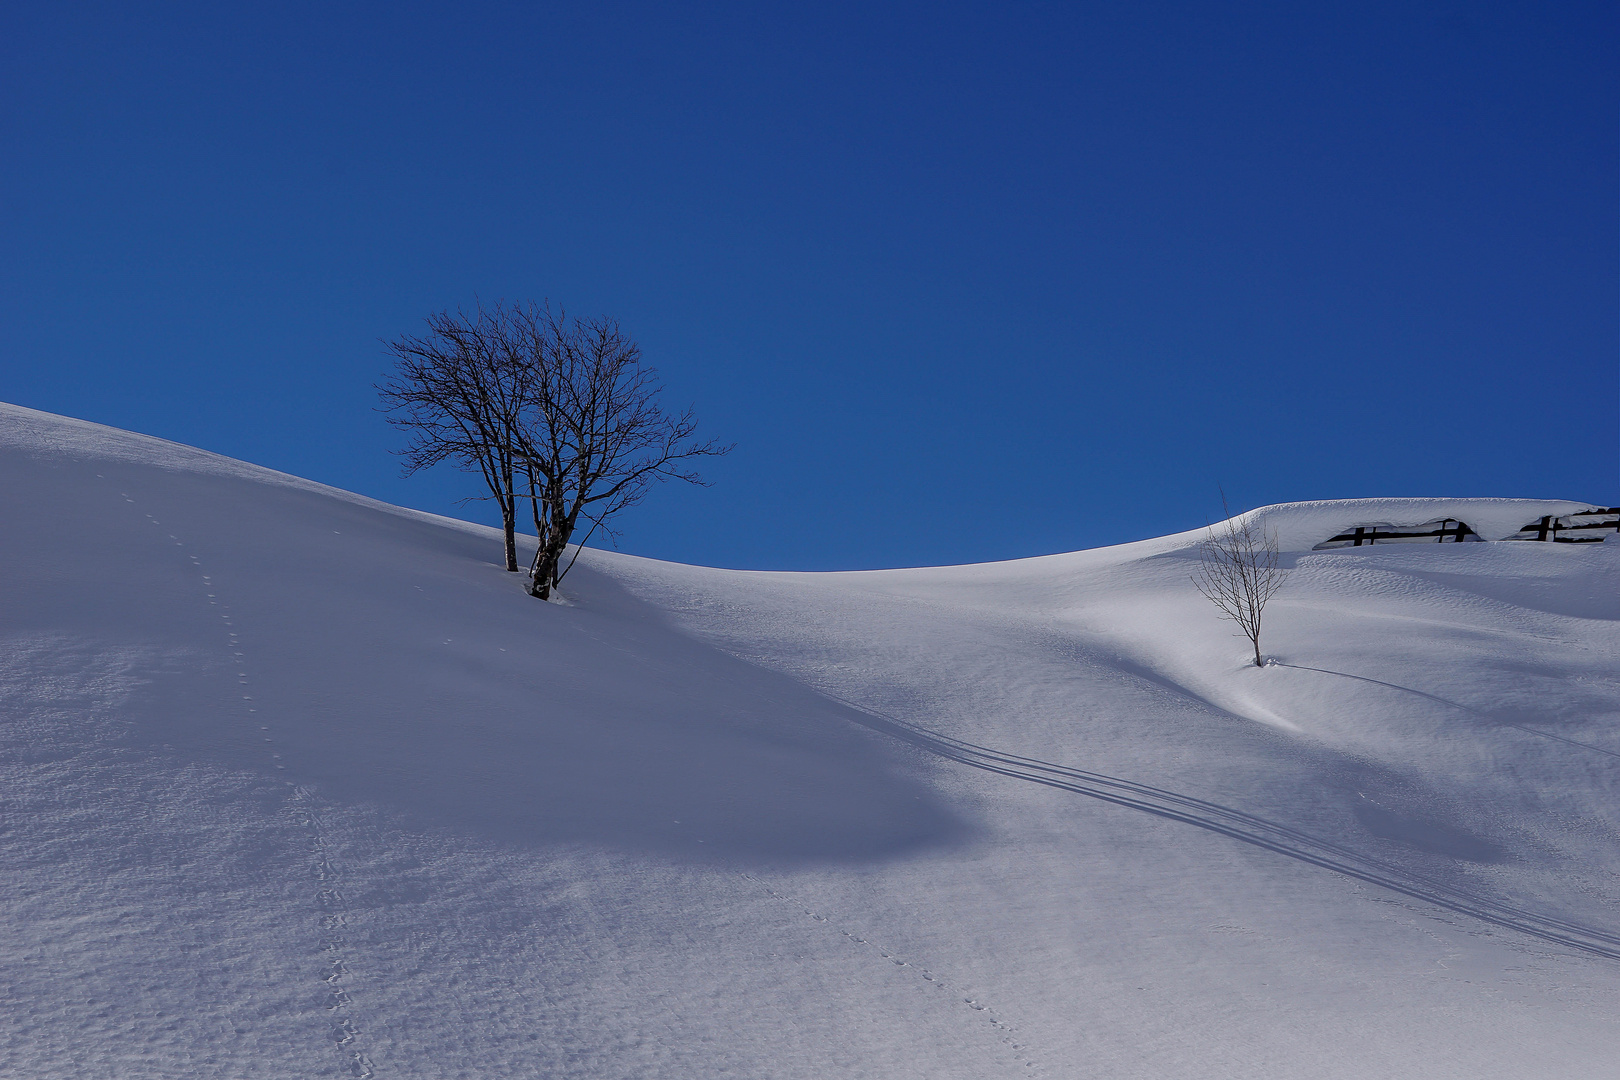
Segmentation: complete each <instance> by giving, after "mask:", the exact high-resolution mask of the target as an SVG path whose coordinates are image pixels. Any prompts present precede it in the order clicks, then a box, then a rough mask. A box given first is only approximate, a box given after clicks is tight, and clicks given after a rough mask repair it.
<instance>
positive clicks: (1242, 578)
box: [1193, 499, 1287, 667]
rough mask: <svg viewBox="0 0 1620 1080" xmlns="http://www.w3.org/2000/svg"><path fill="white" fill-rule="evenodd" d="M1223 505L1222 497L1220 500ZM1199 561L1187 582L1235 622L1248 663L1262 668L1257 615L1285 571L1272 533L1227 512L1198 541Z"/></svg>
mask: <svg viewBox="0 0 1620 1080" xmlns="http://www.w3.org/2000/svg"><path fill="white" fill-rule="evenodd" d="M1222 505H1223V507H1224V505H1225V500H1224V499H1223V500H1222ZM1198 556H1199V565H1198V571H1197V573H1195V574H1193V584H1195V585H1197V586H1198V591H1199V592H1201V593H1203V594H1204V595H1205V596H1207V597H1209V601H1210V603H1212V604H1214V605H1215V606H1216V607H1217V608H1219V609H1220V612H1221V617H1222V618H1223V619H1230V620H1231V621H1233V622H1235V623H1237V624H1238V628H1239V629H1241V630H1242V631H1243V635H1244V636H1245V637H1247V638H1248V639H1249V644H1251V645H1253V646H1254V666H1255V667H1264V666H1265V660H1264V659H1263V658H1262V657H1261V655H1260V616H1261V614H1262V613H1264V611H1265V609H1266V601H1268V600H1270V599H1271V598H1272V596H1273V595H1275V593H1276V592H1277V590H1278V589H1280V588H1282V583H1283V575H1284V574H1286V573H1287V571H1286V570H1284V569H1283V568H1282V567H1281V566H1279V565H1278V564H1277V537H1276V534H1274V533H1272V532H1269V531H1267V530H1266V529H1263V528H1261V527H1260V526H1259V525H1257V524H1256V523H1255V521H1254V519H1253V518H1251V517H1248V516H1244V517H1242V518H1234V517H1232V516H1231V513H1230V511H1228V513H1227V518H1226V520H1225V521H1224V522H1222V523H1221V524H1219V525H1211V526H1210V527H1209V536H1208V537H1207V538H1206V539H1205V540H1204V542H1203V543H1202V544H1200V545H1199V546H1198Z"/></svg>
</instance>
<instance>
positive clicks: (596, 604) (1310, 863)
mask: <svg viewBox="0 0 1620 1080" xmlns="http://www.w3.org/2000/svg"><path fill="white" fill-rule="evenodd" d="M0 493H3V495H0V497H3V498H4V500H5V502H4V505H5V507H6V510H7V513H6V514H5V515H4V516H3V517H0V551H4V553H5V555H6V563H5V566H6V570H5V573H6V579H5V580H6V588H5V590H4V591H3V593H0V799H3V800H4V802H3V806H0V810H3V813H4V820H5V823H6V828H5V830H4V831H3V832H0V860H3V861H0V866H3V868H4V873H0V910H3V911H4V912H5V916H4V918H3V919H0V949H4V950H5V952H4V955H5V958H6V963H5V964H3V965H0V987H3V992H4V995H5V1002H6V1009H7V1018H8V1029H9V1031H8V1034H7V1035H6V1037H5V1038H4V1039H3V1040H0V1075H26V1076H31V1077H56V1076H81V1075H116V1076H121V1077H124V1076H127V1077H174V1076H191V1075H204V1074H206V1075H229V1076H243V1077H249V1076H265V1077H283V1076H294V1075H296V1076H375V1077H378V1078H383V1077H434V1078H438V1077H455V1076H474V1075H477V1076H487V1075H513V1076H541V1075H544V1076H561V1077H570V1076H577V1077H592V1078H595V1077H620V1076H622V1077H645V1076H672V1077H673V1076H682V1077H684V1076H750V1077H753V1076H773V1077H821V1076H826V1075H850V1076H873V1077H898V1076H929V1077H942V1076H943V1077H949V1076H959V1077H973V1078H980V1077H990V1076H1017V1077H1025V1076H1029V1077H1034V1076H1049V1077H1089V1076H1096V1077H1131V1076H1140V1077H1154V1078H1159V1077H1186V1078H1189V1080H1190V1078H1195V1077H1196V1078H1206V1077H1227V1076H1229V1077H1254V1076H1278V1077H1289V1078H1294V1077H1361V1076H1369V1075H1380V1076H1423V1077H1445V1076H1455V1077H1479V1076H1515V1077H1523V1076H1549V1077H1569V1076H1598V1075H1604V1073H1605V1071H1606V1070H1608V1069H1610V1068H1611V1067H1612V1061H1613V1058H1614V1056H1615V1054H1616V1052H1617V1051H1620V1034H1617V1033H1620V1023H1617V1021H1620V1016H1617V1012H1616V1010H1617V1006H1616V1002H1617V1001H1620V994H1617V993H1616V991H1620V962H1617V956H1620V895H1617V894H1616V891H1615V889H1614V885H1613V882H1614V880H1615V876H1614V875H1615V870H1616V868H1617V866H1620V811H1617V809H1616V808H1617V805H1620V803H1617V800H1616V798H1615V796H1616V793H1617V791H1616V789H1617V781H1620V705H1617V703H1620V545H1614V544H1592V545H1554V544H1539V543H1525V542H1512V543H1485V544H1456V545H1444V546H1442V545H1432V546H1430V545H1421V546H1419V545H1414V546H1392V547H1387V548H1386V547H1378V548H1372V549H1359V550H1338V551H1322V552H1312V551H1310V550H1309V549H1310V548H1311V547H1312V546H1313V545H1314V544H1315V543H1317V542H1319V541H1320V540H1322V539H1324V538H1325V537H1327V536H1329V535H1332V534H1333V533H1334V532H1335V531H1338V530H1340V529H1342V528H1344V527H1346V526H1347V525H1353V524H1356V523H1357V521H1358V520H1384V521H1390V522H1394V523H1413V524H1415V523H1419V522H1421V521H1424V520H1431V519H1433V518H1436V517H1446V516H1449V517H1455V518H1459V519H1461V520H1464V521H1467V522H1468V523H1469V524H1470V525H1472V526H1474V528H1475V529H1476V530H1478V531H1479V532H1480V533H1481V535H1483V536H1486V537H1487V538H1490V537H1493V536H1503V535H1508V534H1510V533H1512V532H1514V531H1516V530H1517V529H1518V528H1519V527H1520V526H1521V525H1523V524H1524V523H1525V522H1526V521H1528V520H1531V519H1533V518H1536V517H1539V516H1541V515H1544V514H1561V513H1568V512H1570V511H1572V510H1575V509H1580V508H1582V507H1584V506H1585V505H1587V504H1582V503H1572V502H1560V501H1537V500H1509V499H1453V500H1440V499H1435V500H1429V499H1411V500H1353V501H1345V502H1333V503H1294V504H1285V505H1281V506H1275V507H1266V508H1262V509H1261V510H1257V511H1254V512H1253V513H1254V514H1256V515H1258V516H1259V517H1260V518H1261V520H1262V521H1263V523H1264V524H1265V525H1266V526H1267V527H1268V528H1270V529H1273V530H1274V531H1275V532H1276V534H1277V535H1278V537H1279V541H1280V543H1281V544H1282V546H1283V548H1284V549H1285V552H1286V554H1285V557H1284V561H1285V564H1286V565H1287V566H1289V567H1290V576H1289V580H1288V583H1287V585H1286V586H1285V588H1284V590H1283V591H1282V592H1281V593H1279V594H1278V596H1277V598H1276V600H1275V601H1274V602H1273V609H1272V610H1271V611H1270V612H1268V616H1267V625H1266V631H1265V637H1264V639H1263V641H1262V647H1263V648H1264V649H1265V651H1266V652H1267V654H1268V655H1269V656H1270V657H1271V658H1272V660H1273V661H1274V662H1273V663H1272V665H1271V666H1268V667H1266V668H1264V669H1255V668H1253V667H1252V666H1249V667H1245V665H1244V662H1243V645H1244V643H1243V642H1241V641H1239V640H1236V639H1234V638H1233V637H1232V636H1231V629H1230V627H1228V626H1227V625H1226V624H1222V623H1220V622H1219V621H1217V620H1216V619H1215V618H1214V616H1213V612H1212V610H1211V609H1210V607H1209V605H1208V604H1207V602H1205V601H1204V600H1203V598H1202V597H1200V596H1199V595H1198V594H1197V593H1196V591H1195V590H1193V589H1192V588H1191V584H1190V581H1189V575H1190V573H1191V570H1192V567H1193V566H1194V565H1195V563H1196V550H1195V548H1196V544H1197V541H1198V540H1200V539H1201V538H1202V536H1203V534H1204V532H1203V530H1196V531H1193V532H1189V533H1184V534H1180V535H1177V536H1171V537H1163V538H1158V539H1153V540H1146V541H1142V542H1140V543H1136V544H1127V545H1121V546H1119V547H1114V548H1107V549H1099V550H1094V551H1080V552H1072V553H1066V554H1061V555H1052V556H1045V557H1042V558H1036V559H1025V560H1018V561H1013V562H1003V563H994V564H985V565H979V566H963V567H933V568H917V569H910V570H885V571H863V572H851V573H839V574H800V573H772V572H738V571H726V570H716V569H709V568H703V567H689V566H679V565H673V564H667V563H659V562H656V561H652V560H647V559H639V558H635V557H631V556H624V555H617V554H613V553H610V552H600V551H586V552H585V553H584V554H583V556H582V557H581V559H580V562H579V566H578V568H577V569H576V570H575V572H574V575H573V576H572V577H571V578H570V579H569V581H568V583H567V584H568V593H569V597H568V599H569V601H570V603H569V605H567V606H564V605H545V604H537V603H535V602H533V601H531V600H529V599H528V598H526V597H524V596H523V595H522V593H521V591H520V590H519V588H518V586H517V583H516V581H515V575H508V574H505V573H504V572H502V571H501V570H500V569H499V568H498V567H497V566H496V565H495V557H496V555H497V553H498V544H497V541H496V538H495V536H494V534H493V532H492V531H491V530H487V529H482V528H479V527H475V526H469V525H466V524H465V523H460V522H453V521H450V520H447V519H442V518H436V517H434V516H432V515H426V514H419V513H415V512H411V511H403V510H400V509H398V508H394V507H389V506H386V505H384V504H381V503H377V502H375V501H373V500H368V499H364V498H361V497H359V496H353V495H350V494H348V493H343V492H338V491H335V490H333V489H330V488H325V487H322V486H321V485H317V484H311V483H308V482H305V481H301V480H298V479H296V478H293V477H287V476H285V475H283V474H278V473H273V472H270V471H269V470H261V469H257V468H255V467H253V466H248V465H244V464H242V463H239V462H232V461H229V460H228V459H224V458H219V457H217V456H215V455H211V454H207V453H205V452H203V451H199V450H192V449H190V448H185V447H177V446H175V445H174V444H171V443H164V442H162V441H160V440H150V439H145V438H144V437H141V436H134V435H129V434H127V433H123V432H115V431H111V430H110V429H106V428H101V427H97V426H96V425H91V424H85V423H82V422H79V421H72V420H67V419H64V418H60V417H52V416H49V415H47V414H42V413H37V412H32V411H30V410H25V409H17V408H15V407H11V406H0ZM1076 796H1081V797H1080V798H1077V797H1076Z"/></svg>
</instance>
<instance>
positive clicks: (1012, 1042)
mask: <svg viewBox="0 0 1620 1080" xmlns="http://www.w3.org/2000/svg"><path fill="white" fill-rule="evenodd" d="M742 877H743V879H744V880H746V881H750V882H753V883H754V884H755V885H757V886H759V887H760V888H761V889H763V890H764V891H765V892H766V893H768V894H770V895H771V896H772V897H774V898H775V899H777V900H780V901H781V902H782V903H784V904H788V905H789V906H791V907H794V908H797V909H798V910H800V911H802V912H803V913H804V914H805V916H806V917H808V918H810V919H811V920H813V921H815V922H818V923H821V924H822V925H823V926H826V927H828V928H829V929H832V930H836V931H838V932H839V933H840V934H842V935H843V936H844V937H845V938H847V939H849V941H850V942H851V944H854V945H856V946H857V947H859V948H862V949H868V950H871V951H873V952H876V953H877V954H878V955H879V956H881V957H882V958H883V959H885V960H887V961H888V962H889V963H891V964H893V965H894V966H895V967H902V968H909V969H911V970H912V971H914V972H916V973H917V974H918V975H919V976H921V978H922V979H923V981H924V982H927V983H929V984H931V985H932V986H933V987H934V988H935V989H937V990H941V991H943V992H945V993H947V994H950V995H951V996H952V997H957V998H960V1000H961V1003H962V1004H963V1005H965V1006H967V1007H968V1008H969V1009H972V1010H973V1011H975V1012H977V1013H980V1014H981V1015H982V1017H983V1019H984V1020H986V1021H987V1022H988V1023H989V1024H990V1026H991V1027H992V1028H994V1029H995V1031H996V1034H997V1035H998V1036H999V1037H1000V1039H1001V1042H1002V1043H1003V1044H1004V1045H1005V1046H1007V1047H1008V1048H1009V1049H1010V1050H1011V1051H1012V1054H1013V1057H1014V1058H1015V1060H1016V1061H1017V1062H1018V1064H1019V1066H1020V1068H1021V1069H1022V1070H1023V1072H1024V1074H1025V1075H1026V1076H1040V1075H1044V1070H1041V1069H1039V1068H1038V1067H1037V1066H1036V1064H1035V1062H1034V1060H1032V1057H1031V1055H1030V1053H1029V1046H1028V1044H1026V1043H1022V1042H1019V1041H1018V1036H1017V1029H1016V1028H1014V1027H1013V1026H1012V1025H1011V1024H1009V1023H1008V1022H1007V1021H1005V1020H1003V1019H1001V1017H1000V1016H998V1015H996V1011H995V1010H994V1009H993V1008H991V1007H990V1006H989V1005H986V1004H984V1003H983V1002H982V1001H979V1000H978V999H976V998H974V997H973V996H972V995H971V994H969V993H968V992H967V991H965V990H963V989H962V988H961V987H959V986H957V985H955V984H954V983H952V982H950V980H948V979H945V978H944V977H942V976H940V975H937V974H935V973H934V972H933V971H931V970H929V969H928V968H926V967H923V966H921V965H920V964H914V963H912V962H911V961H909V960H906V959H904V958H902V957H900V956H897V955H896V954H894V953H892V952H890V951H889V950H887V949H885V948H884V947H883V946H881V945H879V944H877V943H876V942H874V941H872V940H870V939H869V938H865V937H862V936H861V935H860V934H857V933H855V932H854V931H853V930H848V929H846V928H844V927H843V926H840V925H839V924H838V923H837V922H835V921H834V920H833V919H832V918H831V917H829V916H827V915H823V914H821V912H819V911H817V910H815V909H814V908H813V907H811V906H810V905H808V904H806V903H805V902H804V901H803V900H801V899H799V898H798V897H796V896H789V895H787V894H786V893H781V892H778V891H776V890H775V889H773V888H772V887H771V886H770V885H768V884H766V883H765V882H763V881H761V880H760V879H759V878H757V877H755V876H754V875H752V874H749V873H743V875H742Z"/></svg>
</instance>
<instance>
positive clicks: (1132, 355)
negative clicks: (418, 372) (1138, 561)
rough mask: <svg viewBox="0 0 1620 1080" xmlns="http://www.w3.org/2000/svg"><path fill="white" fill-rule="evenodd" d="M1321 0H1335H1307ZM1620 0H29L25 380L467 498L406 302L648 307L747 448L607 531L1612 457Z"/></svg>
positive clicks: (1090, 506) (1449, 485)
mask: <svg viewBox="0 0 1620 1080" xmlns="http://www.w3.org/2000/svg"><path fill="white" fill-rule="evenodd" d="M1306 9H1309V10H1306ZM1617 24H1620V9H1617V8H1616V7H1615V6H1614V5H1613V4H1612V3H1610V4H1589V5H1586V4H1563V5H1533V4H1521V5H1480V4H1461V3H1458V4H1432V5H1424V4H1387V5H1377V4H1372V5H1298V4H1245V5H1215V4H1131V5H1120V4H1017V5H1014V4H995V5H990V4H954V5H953V4H938V3H935V4H915V5H882V4H861V5H841V4H836V3H820V4H804V5H789V4H773V5H741V4H739V5H724V4H712V5H699V6H693V7H690V8H685V9H681V8H677V7H676V6H673V5H655V4H645V5H638V4H590V5H585V4H577V5H563V6H548V5H540V4H509V5H503V4H482V5H480V4H461V5H443V6H433V5H422V4H409V3H405V4H400V3H393V4H387V5H383V4H377V5H355V4H330V3H323V4H308V5H300V4H280V5H264V6H260V7H256V8H254V9H251V10H249V9H247V7H246V6H244V5H219V4H208V5H202V4H198V5H153V6H142V7H141V8H140V9H139V10H136V9H135V8H134V7H132V6H130V5H102V6H97V5H73V4H61V5H43V4H41V5H22V4H15V5H10V6H9V7H8V8H7V9H6V10H5V12H4V13H3V14H0V95H3V105H4V107H3V108H0V163H3V164H0V215H3V221H4V229H3V230H0V286H3V287H0V317H3V318H4V322H5V325H6V328H7V333H6V335H5V340H4V345H3V347H0V399H5V400H9V401H13V402H16V403H18V404H22V405H27V406H31V407H34V408H40V409H46V410H50V411H53V412H61V413H67V414H70V415H74V416H80V417H84V418H86V419H90V420H96V421H100V422H104V423H109V424H114V425H118V426H120V427H127V428H132V429H135V430H138V431H143V432H147V433H150V434H154V435H160V436H163V437H165V438H170V439H176V440H179V441H181V442H186V443H191V444H194V445H197V446H202V447H205V448H207V449H210V450H215V451H219V452H221V453H225V454H230V455H232V456H236V457H241V458H245V459H247V460H249V461H254V462H258V463H261V464H264V465H269V466H272V467H274V468H278V469H284V470H287V471H289V472H294V473H298V474H300V475H304V476H308V477H311V478H313V479H317V480H321V481H325V482H328V483H333V484H337V485H340V486H343V487H346V488H350V489H353V490H356V491H361V492H364V493H366V494H370V495H374V496H377V497H379V498H384V499H388V500H390V501H395V502H401V503H404V504H406V505H411V506H417V507H421V508H424V509H430V510H436V511H440V512H446V513H457V514H462V515H464V516H474V517H480V516H485V515H487V513H488V511H487V508H486V507H485V506H484V505H481V504H474V505H472V506H468V507H458V506H457V505H456V500H457V499H458V498H460V497H461V496H462V495H465V494H472V493H476V482H475V481H474V480H473V479H472V478H470V477H465V476H463V475H461V474H456V473H453V472H449V471H445V472H442V473H441V474H435V475H430V476H424V477H416V478H413V479H410V480H403V479H401V478H399V476H398V464H397V461H396V460H395V459H394V458H393V457H392V456H391V455H390V453H389V450H390V448H391V447H393V446H395V445H397V436H396V435H395V433H394V432H392V431H391V430H390V429H389V428H388V427H387V425H386V424H384V423H383V421H382V418H381V417H380V415H379V414H377V413H376V412H375V411H374V406H375V404H376V400H375V394H374V391H373V389H372V384H373V383H374V382H375V381H376V380H377V379H378V378H379V377H380V376H381V374H382V372H383V370H384V367H385V364H386V359H385V357H384V355H383V352H382V347H381V345H380V344H379V339H381V338H389V337H394V336H397V335H399V334H401V333H404V332H408V331H412V330H415V329H416V328H417V327H418V326H419V325H420V321H421V319H422V317H423V316H424V315H426V314H427V313H429V312H430V311H433V310H436V309H439V308H443V307H455V306H457V305H466V304H471V303H472V302H474V300H475V299H476V298H478V297H482V298H484V299H486V300H488V299H497V298H506V299H510V300H520V299H535V300H539V299H545V298H549V299H551V300H552V301H554V302H558V303H562V304H565V305H566V306H568V307H569V308H570V309H572V310H575V311H579V312H590V313H594V312H603V313H610V314H612V315H615V316H617V317H618V318H619V319H620V320H621V322H622V323H623V324H624V325H625V326H626V327H627V328H628V329H629V330H630V331H631V332H632V333H634V334H635V335H636V336H637V338H638V339H639V340H640V341H641V343H642V346H643V349H644V351H645V354H646V356H647V357H648V359H649V360H650V361H651V362H652V363H654V364H655V365H656V366H658V367H659V368H660V370H661V371H662V372H663V374H664V378H665V382H666V384H667V386H668V393H669V395H670V397H671V399H672V401H673V402H675V403H681V404H684V403H687V402H690V403H693V404H694V405H695V406H696V408H697V412H698V415H699V416H700V418H701V420H702V423H703V429H704V431H706V432H707V433H709V434H712V435H715V436H717V437H719V438H721V439H723V440H727V441H731V440H735V441H736V442H737V443H738V448H737V450H736V452H735V453H734V454H732V455H731V456H730V457H729V458H726V459H724V460H723V461H721V462H719V463H717V464H716V465H715V466H714V467H713V468H711V469H709V470H708V473H709V475H710V477H711V478H712V480H713V481H714V486H713V487H711V488H708V489H702V490H697V489H689V488H683V489H679V490H677V489H675V488H667V489H664V490H662V491H660V492H659V493H658V494H657V495H656V496H654V497H653V498H652V499H650V500H649V501H648V502H647V503H646V504H645V505H643V506H642V507H639V508H637V509H635V510H633V511H632V512H631V513H630V515H628V516H627V517H626V518H625V519H624V521H623V522H622V524H623V526H624V538H623V540H622V542H621V546H622V548H623V550H626V551H631V552H635V553H637V554H645V555H651V556H656V557H660V558H670V559H678V560H681V561H688V562H702V563H709V564H714V565H725V566H739V567H762V568H763V567H783V568H798V569H833V568H854V567H875V566H898V565H914V564H923V563H945V562H969V561H980V560H987V559H999V558H1013V557H1019V556H1024V555H1034V554H1041V553H1046V552H1052V551H1060V550H1069V549H1074V548H1079V547H1089V546H1094V545H1098V544H1104V543H1113V542H1119V541H1124V540H1130V539H1135V538H1139V537H1143V536H1148V535H1155V534H1159V533H1164V532H1169V531H1173V530H1178V529H1183V528H1189V527H1193V526H1196V525H1200V524H1202V523H1203V522H1204V521H1205V520H1206V518H1208V517H1210V516H1213V515H1215V514H1217V513H1218V511H1219V507H1220V501H1219V496H1218V494H1217V487H1218V485H1221V486H1224V487H1225V490H1226V491H1227V493H1228V495H1229V496H1230V497H1231V499H1232V502H1233V504H1234V507H1235V508H1236V507H1240V506H1241V507H1248V506H1254V505H1259V504H1262V503H1268V502H1277V501H1284V500H1293V499H1314V498H1340V497H1355V496H1386V495H1445V496H1452V495H1456V496H1474V495H1513V496H1527V497H1549V498H1576V499H1591V500H1597V501H1604V502H1608V503H1611V504H1612V503H1614V502H1617V501H1620V482H1617V460H1620V454H1617V447H1620V425H1617V411H1620V359H1617V325H1620V300H1617V296H1620V270H1617V265H1620V213H1617V202H1620V198H1617V192H1620V181H1617V176H1620V163H1617V142H1620V104H1617V103H1620V33H1617V29H1620V25H1617Z"/></svg>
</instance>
